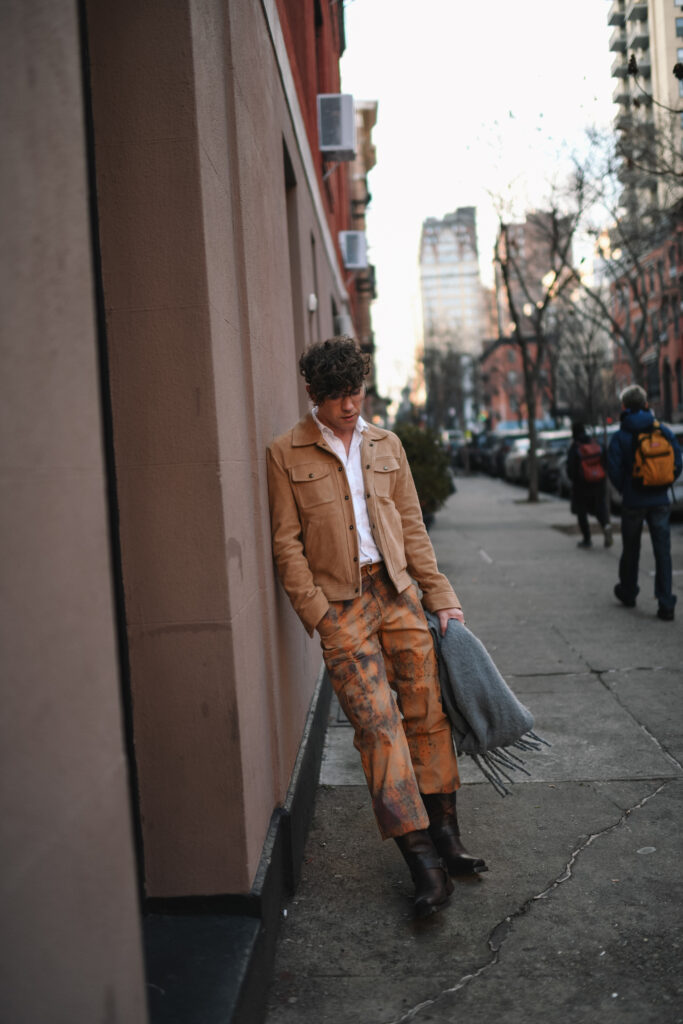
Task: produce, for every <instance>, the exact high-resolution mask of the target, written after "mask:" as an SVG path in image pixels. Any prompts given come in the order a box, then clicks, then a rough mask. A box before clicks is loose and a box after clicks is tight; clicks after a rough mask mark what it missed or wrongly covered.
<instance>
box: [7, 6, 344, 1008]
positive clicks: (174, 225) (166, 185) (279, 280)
mask: <svg viewBox="0 0 683 1024" xmlns="http://www.w3.org/2000/svg"><path fill="white" fill-rule="evenodd" d="M282 10H283V8H282V7H281V5H278V4H276V3H275V2H274V0H263V2H250V0H236V2H234V3H232V2H231V3H229V4H225V3H222V2H219V0H209V2H201V3H199V2H196V0H182V2H180V3H174V4H160V3H158V2H155V0H142V2H141V0H135V2H133V0H122V2H120V3H116V4H109V3H105V2H100V0H84V2H83V3H81V4H80V5H78V6H77V5H74V4H73V3H70V2H66V0H22V2H21V3H20V2H18V0H13V2H10V3H9V4H4V5H3V6H2V14H1V16H0V25H1V29H2V31H1V32H0V48H1V56H2V69H3V70H2V94H3V115H2V117H3V129H4V130H3V139H4V143H3V148H4V158H3V161H2V171H1V174H2V179H1V188H0V195H1V197H2V198H1V201H2V205H3V226H4V231H5V238H4V239H3V266H2V277H1V288H2V301H1V308H2V318H3V332H2V377H1V379H2V391H3V398H2V426H3V430H2V456H1V462H0V479H1V480H2V486H3V511H2V556H3V567H4V572H3V583H2V594H3V599H2V600H3V604H2V609H3V611H2V617H1V628H2V631H3V663H4V665H3V667H4V670H5V671H4V677H5V693H6V696H5V714H4V715H3V743H2V749H3V790H2V815H1V820H2V825H1V827H2V829H3V844H2V845H3V866H4V870H3V872H2V881H1V882H0V885H1V886H2V894H3V897H2V908H3V913H2V921H3V930H4V933H5V934H4V939H3V958H2V969H1V970H2V974H3V977H2V991H3V995H2V997H0V999H1V1004H0V1005H1V1012H0V1017H1V1018H2V1019H3V1020H7V1021H12V1024H36V1022H38V1021H40V1022H41V1024H50V1022H52V1021H55V1022H57V1021H66V1020H68V1021H70V1022H73V1024H80V1022H84V1024H85V1022H88V1024H90V1022H92V1021H96V1020H97V1021H99V1020H102V1021H107V1022H110V1024H113V1022H115V1021H121V1022H124V1021H125V1024H137V1022H144V1021H146V1020H147V1019H148V1017H147V1002H148V996H149V980H150V979H149V977H147V983H148V985H147V988H148V990H147V993H146V991H145V967H144V963H143V954H142V941H143V932H144V922H145V914H146V913H147V912H148V911H149V909H150V908H152V909H153V908H154V907H155V906H156V905H158V906H162V907H163V909H164V912H165V913H168V914H171V915H172V914H173V913H174V906H175V904H174V901H181V903H182V905H183V906H184V907H185V908H186V907H187V905H188V901H192V900H198V901H204V902H203V904H202V905H203V906H208V907H211V906H214V905H213V904H212V903H211V901H212V900H219V901H223V902H222V903H220V906H222V907H223V906H225V905H226V900H227V901H228V903H229V902H230V901H232V902H233V904H235V905H237V906H242V907H243V908H246V910H245V912H246V913H247V915H251V917H252V918H253V919H254V920H256V921H257V922H260V926H261V928H262V931H263V928H264V927H265V929H266V931H268V929H269V935H270V938H268V940H267V941H268V942H270V943H271V944H272V942H273V941H274V939H273V934H274V928H275V927H276V925H275V926H274V925H273V921H274V920H275V919H276V917H277V913H278V907H279V894H280V892H281V891H282V890H283V889H287V888H288V887H289V888H291V887H292V885H293V884H294V882H295V878H296V871H297V869H296V861H297V855H298V854H299V852H300V847H301V844H302V842H303V838H302V837H303V836H304V835H305V828H306V820H307V815H308V814H309V813H310V807H309V804H310V801H308V800H307V799H306V795H305V790H306V787H307V786H308V787H309V789H310V787H311V786H314V785H315V780H314V778H313V776H314V773H315V762H316V757H318V756H319V751H318V750H317V748H316V744H318V745H319V744H320V743H321V738H320V736H321V732H320V729H321V725H320V723H321V722H322V723H324V721H325V700H326V687H325V685H324V681H323V677H322V675H321V673H320V664H321V658H320V652H319V648H318V645H317V643H316V642H315V641H311V640H309V638H308V637H307V636H306V634H305V632H304V630H303V628H302V627H301V625H300V624H299V622H298V620H297V619H296V617H295V616H294V613H293V612H292V610H291V608H290V607H289V604H288V601H287V599H286V598H285V596H284V593H283V592H282V590H281V588H280V587H279V584H277V582H276V579H275V575H274V569H273V564H272V559H271V554H270V534H269V521H268V503H267V488H266V477H265V446H266V444H267V442H268V441H270V440H271V439H272V438H273V437H274V436H276V435H277V434H279V433H281V432H282V431H284V430H285V429H287V427H289V426H290V425H291V424H292V423H293V422H294V421H295V420H296V419H297V418H298V417H299V416H300V415H301V414H302V413H303V411H304V410H305V408H306V399H305V393H304V390H303V387H302V383H301V379H300V378H299V377H298V374H297V372H296V362H297V358H298V355H299V354H300V352H301V350H302V349H303V347H304V346H305V345H306V344H308V343H309V342H311V341H314V340H317V339H319V338H321V337H327V336H329V335H331V334H333V333H334V317H335V315H338V314H339V313H343V312H344V311H345V310H346V311H348V310H349V299H348V294H347V291H346V287H345V282H344V279H343V274H342V271H341V270H340V266H339V259H338V249H337V245H336V239H335V238H334V235H333V231H332V229H331V227H330V223H329V218H328V216H327V214H326V210H325V203H324V198H323V196H322V195H321V190H320V187H319V174H318V171H317V167H318V163H319V154H315V153H313V152H312V151H311V146H310V143H309V136H308V135H307V132H306V130H305V125H304V119H303V116H302V113H301V109H300V105H299V99H298V95H297V88H296V86H295V82H294V78H293V75H292V68H291V65H290V62H289V56H288V50H287V45H286V42H285V33H284V32H283V26H282V22H281V20H280V19H281V15H282ZM333 16H334V17H336V14H334V5H330V6H329V8H328V7H325V18H328V17H333ZM323 27H324V26H323ZM255 69H258V73H255ZM313 297H315V301H313ZM309 776H310V777H309ZM311 778H313V781H312V782H311ZM266 890H267V891H266ZM155 901H157V903H156V904H155ZM207 901H208V902H207ZM240 901H241V902H240ZM190 905H192V904H191V903H190ZM218 905H219V904H215V906H218ZM268 914H270V918H268ZM266 944H267V943H266ZM260 986H261V988H263V983H262V980H261V982H260ZM254 1019H255V1018H254Z"/></svg>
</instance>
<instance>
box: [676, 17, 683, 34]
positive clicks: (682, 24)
mask: <svg viewBox="0 0 683 1024" xmlns="http://www.w3.org/2000/svg"><path fill="white" fill-rule="evenodd" d="M676 35H677V36H683V18H676Z"/></svg>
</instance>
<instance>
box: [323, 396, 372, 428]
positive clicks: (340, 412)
mask: <svg viewBox="0 0 683 1024" xmlns="http://www.w3.org/2000/svg"><path fill="white" fill-rule="evenodd" d="M363 394H364V388H362V387H360V388H358V389H357V390H356V391H347V392H346V393H345V394H343V395H337V396H332V395H328V397H327V398H324V399H323V400H322V402H318V413H317V415H318V419H319V420H320V422H321V423H324V424H325V426H326V427H329V428H330V430H332V431H333V432H334V433H335V434H339V435H340V436H341V435H343V434H350V433H351V432H352V431H353V429H354V428H355V426H356V423H357V421H358V417H359V416H360V409H361V406H362V404H363Z"/></svg>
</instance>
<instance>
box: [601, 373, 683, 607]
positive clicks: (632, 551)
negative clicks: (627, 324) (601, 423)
mask: <svg viewBox="0 0 683 1024" xmlns="http://www.w3.org/2000/svg"><path fill="white" fill-rule="evenodd" d="M621 404H622V413H621V426H620V429H619V430H618V431H617V433H616V434H615V435H614V436H613V438H612V440H611V442H610V446H609V450H608V453H607V459H608V462H607V468H608V472H609V478H610V480H611V481H612V483H613V484H614V486H615V487H616V488H617V490H618V491H620V492H621V495H622V506H621V542H622V553H621V559H620V561H619V582H618V583H617V584H616V586H615V588H614V593H615V595H616V597H617V598H618V600H619V601H621V603H622V604H624V605H626V607H627V608H633V607H635V603H636V597H637V596H638V591H639V589H640V588H639V586H638V562H639V559H640V537H641V533H642V530H643V523H644V522H647V525H648V529H649V531H650V538H651V540H652V550H653V553H654V556H655V597H656V598H657V601H658V608H657V616H658V617H659V618H660V619H663V620H664V621H665V622H670V621H672V620H673V617H674V607H675V605H676V595H675V594H674V593H673V592H672V568H671V530H670V526H669V515H670V511H671V510H670V508H669V496H668V493H667V492H668V485H666V484H665V485H661V486H642V485H641V486H639V484H638V482H637V480H635V479H634V477H633V467H634V462H635V459H636V447H637V439H638V435H639V434H641V433H643V432H645V431H652V429H653V427H654V424H655V418H654V416H653V414H652V412H651V411H650V409H649V407H648V403H647V395H646V393H645V391H644V390H643V388H641V387H640V386H639V385H638V384H632V385H631V386H630V387H628V388H626V389H625V390H624V391H622V393H621ZM661 431H662V433H663V434H664V437H665V438H666V440H667V441H669V442H670V444H671V445H672V447H673V454H674V466H673V477H674V479H676V478H677V477H678V476H679V475H680V472H681V465H682V461H683V460H682V458H681V450H680V448H679V446H678V443H677V441H676V438H675V437H674V435H673V434H672V433H671V431H670V430H669V429H668V428H667V427H661Z"/></svg>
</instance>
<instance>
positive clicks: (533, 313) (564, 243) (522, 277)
mask: <svg viewBox="0 0 683 1024" xmlns="http://www.w3.org/2000/svg"><path fill="white" fill-rule="evenodd" d="M576 225H577V218H576V215H567V214H566V213H564V212H563V211H562V210H561V209H560V206H559V203H551V205H550V207H549V209H546V210H543V211H539V212H536V213H532V214H528V215H527V218H526V221H525V222H524V224H512V223H509V222H508V221H507V220H506V219H504V218H503V216H501V215H500V213H499V226H498V233H497V236H496V243H495V249H494V262H495V264H496V265H497V267H498V270H499V274H500V282H501V285H502V291H503V295H504V300H505V305H506V307H507V312H508V314H509V321H510V325H511V331H510V337H509V341H510V342H511V343H512V344H514V345H515V346H516V347H517V349H518V350H519V352H520V356H521V363H522V374H523V379H524V401H525V404H526V416H527V424H528V429H529V462H528V466H529V495H528V496H529V501H538V466H537V461H536V449H537V430H536V409H537V405H538V400H539V396H540V393H541V388H542V385H543V383H544V382H543V374H544V373H547V372H548V366H549V362H548V355H549V350H550V348H551V346H552V345H553V344H554V343H555V342H556V331H555V325H554V320H553V312H554V309H555V307H556V305H557V303H558V302H559V301H560V300H561V299H562V297H563V295H564V292H565V291H566V289H567V288H568V287H569V285H570V284H571V281H572V274H571V272H570V271H569V269H568V268H570V267H571V263H572V256H571V254H572V242H573V237H574V232H575V230H576Z"/></svg>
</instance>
